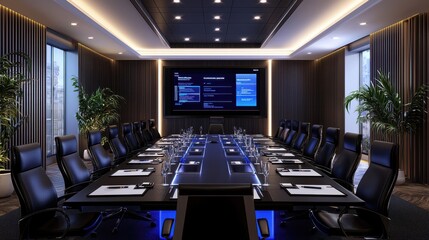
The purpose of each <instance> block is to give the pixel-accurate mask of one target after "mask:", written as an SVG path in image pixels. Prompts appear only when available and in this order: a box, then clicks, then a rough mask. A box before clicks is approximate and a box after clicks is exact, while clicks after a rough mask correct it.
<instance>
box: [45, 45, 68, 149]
mask: <svg viewBox="0 0 429 240" xmlns="http://www.w3.org/2000/svg"><path fill="white" fill-rule="evenodd" d="M64 81H65V51H64V50H62V49H59V48H56V47H53V46H50V45H47V47H46V155H47V156H50V155H53V154H55V136H60V135H64V122H65V120H64V111H65V101H64V99H65V88H64Z"/></svg>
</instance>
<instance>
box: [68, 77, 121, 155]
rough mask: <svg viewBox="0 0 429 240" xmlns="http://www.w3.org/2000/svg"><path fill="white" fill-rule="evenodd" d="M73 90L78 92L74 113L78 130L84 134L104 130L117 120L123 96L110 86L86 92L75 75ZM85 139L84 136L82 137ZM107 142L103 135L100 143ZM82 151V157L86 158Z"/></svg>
mask: <svg viewBox="0 0 429 240" xmlns="http://www.w3.org/2000/svg"><path fill="white" fill-rule="evenodd" d="M72 81H73V86H74V87H75V91H76V92H78V101H79V111H78V112H77V113H76V119H77V121H78V126H79V132H80V133H81V134H86V133H87V132H88V131H91V130H100V131H102V132H104V130H105V129H106V128H107V127H108V126H109V124H111V123H112V122H114V121H118V120H119V113H118V110H119V107H120V101H122V100H124V98H123V97H121V96H119V95H117V94H115V93H114V92H113V91H112V90H111V89H110V88H97V90H96V91H94V92H93V93H92V94H88V93H87V92H86V91H85V89H84V88H83V86H81V85H79V83H78V79H77V78H76V77H73V78H72ZM84 139H86V138H84ZM106 142H107V137H106V136H104V137H103V139H102V141H101V144H102V145H104V144H105V143H106ZM87 156H88V155H87V153H85V152H84V158H86V159H88V157H87Z"/></svg>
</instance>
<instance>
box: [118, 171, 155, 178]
mask: <svg viewBox="0 0 429 240" xmlns="http://www.w3.org/2000/svg"><path fill="white" fill-rule="evenodd" d="M151 173H152V171H144V169H120V170H117V171H116V172H114V173H113V174H112V175H110V176H112V177H127V176H149V175H150V174H151Z"/></svg>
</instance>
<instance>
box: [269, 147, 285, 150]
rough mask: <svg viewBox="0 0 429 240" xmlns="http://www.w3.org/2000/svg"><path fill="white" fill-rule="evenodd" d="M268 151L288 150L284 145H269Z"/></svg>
mask: <svg viewBox="0 0 429 240" xmlns="http://www.w3.org/2000/svg"><path fill="white" fill-rule="evenodd" d="M267 151H286V148H283V147H268V148H267Z"/></svg>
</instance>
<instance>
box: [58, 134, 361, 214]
mask: <svg viewBox="0 0 429 240" xmlns="http://www.w3.org/2000/svg"><path fill="white" fill-rule="evenodd" d="M178 137H179V135H171V136H169V137H166V138H163V139H161V140H159V141H158V142H157V143H156V144H154V145H153V146H152V147H150V148H148V149H146V151H144V152H142V153H139V154H138V155H136V156H135V157H133V158H131V159H130V160H127V161H125V162H123V163H122V164H120V165H119V166H118V167H116V168H114V169H112V170H111V171H110V172H109V173H107V174H105V175H104V176H102V177H101V178H99V179H98V180H96V181H94V182H93V183H91V184H90V185H89V186H88V187H86V188H84V189H83V190H81V191H80V192H78V193H76V194H75V195H74V196H72V197H71V198H69V199H68V200H66V202H65V205H69V206H112V205H121V206H124V205H126V206H139V207H141V209H145V210H175V209H176V202H177V201H176V199H177V186H178V185H179V184H183V183H192V184H242V183H246V184H248V183H252V184H253V185H254V186H255V191H254V192H255V194H254V195H255V208H256V209H257V210H281V209H285V208H287V207H291V206H323V205H332V204H335V205H343V206H346V205H362V204H363V203H364V202H363V200H361V199H359V198H358V197H356V196H355V195H354V194H353V193H351V192H349V191H348V190H346V189H345V188H343V187H342V186H341V185H339V184H338V183H336V182H335V181H334V180H332V179H331V178H330V177H328V176H327V175H325V174H324V173H323V172H322V171H319V170H318V169H315V168H314V167H313V166H312V165H311V164H309V163H308V162H307V161H306V160H303V159H299V158H297V157H294V156H293V154H291V153H288V152H287V150H285V149H284V148H282V147H281V146H278V145H277V144H276V143H275V142H273V141H272V140H271V139H269V138H267V137H265V136H263V135H258V134H257V135H253V139H254V142H255V143H256V146H257V147H258V148H259V149H260V150H261V152H262V153H265V154H263V155H262V157H261V161H267V160H270V162H271V163H270V165H271V168H270V173H269V176H268V183H269V185H268V186H261V183H262V182H263V178H264V176H263V175H262V174H259V172H260V165H258V164H255V158H254V157H249V156H248V155H249V154H248V153H247V152H246V149H245V148H244V147H243V142H241V141H239V139H237V138H234V136H233V135H193V137H192V138H191V139H190V140H189V142H188V143H187V144H186V145H185V146H182V147H181V150H180V151H179V152H178V155H177V156H176V157H175V161H173V164H172V167H171V172H172V174H168V175H167V182H168V183H169V186H163V180H164V179H163V176H162V175H161V166H162V164H161V162H163V161H164V158H165V156H164V155H163V154H162V150H163V149H164V148H165V147H166V146H169V145H171V144H173V142H174V141H176V140H179V138H178ZM264 155H265V156H264ZM174 162H175V163H174ZM282 169H283V170H282ZM280 174H284V175H288V174H292V175H299V176H281V175H280ZM306 175H318V176H306ZM143 182H146V183H147V182H149V183H153V186H150V187H145V186H142V187H136V186H137V185H139V184H141V183H143ZM281 183H283V186H284V187H282V186H281ZM129 194H131V195H129Z"/></svg>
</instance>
